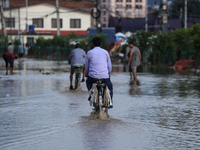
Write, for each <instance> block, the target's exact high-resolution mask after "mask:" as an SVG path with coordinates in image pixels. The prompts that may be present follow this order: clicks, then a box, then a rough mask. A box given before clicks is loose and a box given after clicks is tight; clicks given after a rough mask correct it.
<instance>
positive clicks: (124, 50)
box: [121, 44, 129, 54]
mask: <svg viewBox="0 0 200 150" xmlns="http://www.w3.org/2000/svg"><path fill="white" fill-rule="evenodd" d="M128 46H129V45H128V44H124V45H122V50H121V53H124V54H126V48H127V47H128Z"/></svg>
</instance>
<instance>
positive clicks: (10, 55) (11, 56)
mask: <svg viewBox="0 0 200 150" xmlns="http://www.w3.org/2000/svg"><path fill="white" fill-rule="evenodd" d="M5 54H6V55H7V56H9V57H10V58H11V59H12V61H13V64H14V60H15V57H14V56H13V54H11V53H9V52H6V53H5Z"/></svg>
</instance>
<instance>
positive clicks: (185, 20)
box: [184, 0, 187, 29]
mask: <svg viewBox="0 0 200 150" xmlns="http://www.w3.org/2000/svg"><path fill="white" fill-rule="evenodd" d="M184 12H185V19H184V22H185V23H184V27H185V29H186V28H187V0H185V11H184Z"/></svg>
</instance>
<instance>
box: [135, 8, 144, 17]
mask: <svg viewBox="0 0 200 150" xmlns="http://www.w3.org/2000/svg"><path fill="white" fill-rule="evenodd" d="M142 16H143V13H142V10H135V17H136V18H138V17H139V18H140V17H142Z"/></svg>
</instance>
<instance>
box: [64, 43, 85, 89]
mask: <svg viewBox="0 0 200 150" xmlns="http://www.w3.org/2000/svg"><path fill="white" fill-rule="evenodd" d="M85 57H86V53H85V51H84V50H83V49H81V45H80V44H76V45H75V49H74V50H72V51H71V53H70V55H69V58H68V62H69V64H70V65H71V74H70V90H73V85H72V81H73V74H74V66H73V65H74V64H83V67H84V69H83V78H82V82H84V81H85V73H84V72H85Z"/></svg>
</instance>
